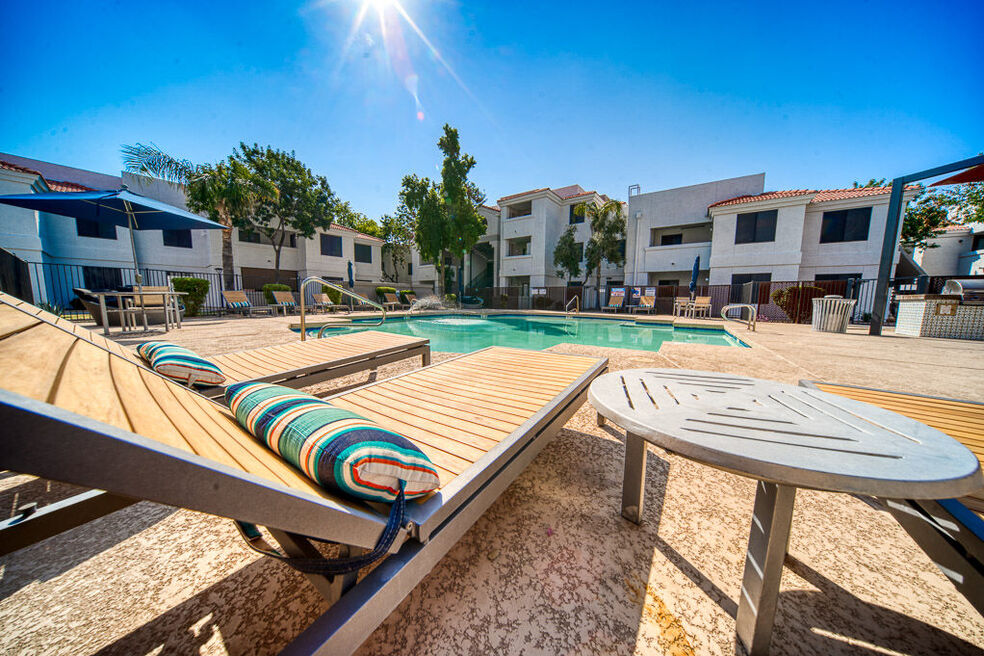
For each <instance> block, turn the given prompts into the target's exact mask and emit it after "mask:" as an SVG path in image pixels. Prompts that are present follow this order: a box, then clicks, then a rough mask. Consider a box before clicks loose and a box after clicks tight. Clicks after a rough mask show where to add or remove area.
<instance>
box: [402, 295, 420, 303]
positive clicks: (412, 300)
mask: <svg viewBox="0 0 984 656" xmlns="http://www.w3.org/2000/svg"><path fill="white" fill-rule="evenodd" d="M403 298H405V299H407V304H408V305H413V304H414V303H416V302H417V295H416V294H415V293H413V292H407V293H405V294H404V295H403Z"/></svg>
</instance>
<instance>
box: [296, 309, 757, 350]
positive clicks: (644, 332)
mask: <svg viewBox="0 0 984 656" xmlns="http://www.w3.org/2000/svg"><path fill="white" fill-rule="evenodd" d="M375 321H376V320H375V319H366V320H358V319H357V320H355V321H354V322H353V324H354V325H353V326H346V327H344V328H333V329H329V330H326V331H325V335H338V334H342V333H350V332H357V331H360V330H379V331H382V332H387V333H397V334H400V335H414V336H417V337H426V338H428V339H430V343H431V349H433V350H435V351H444V352H448V353H471V352H472V351H477V350H479V349H483V348H485V347H487V346H513V347H516V348H525V349H534V350H542V349H545V348H548V347H550V346H554V345H555V344H562V343H565V342H566V343H570V344H584V345H587V346H610V347H615V348H627V349H636V350H639V351H657V350H659V347H660V346H662V344H663V342H688V343H691V344H712V345H717V346H742V347H744V346H746V345H745V344H743V343H742V342H741V341H740V340H738V339H736V338H734V337H732V336H731V335H730V334H728V333H726V332H725V331H723V330H714V329H700V328H674V327H673V326H670V325H658V324H637V323H635V322H634V321H626V320H624V319H580V318H577V319H576V318H570V319H568V318H565V317H543V316H532V315H502V314H500V315H489V316H488V317H479V316H474V315H442V316H428V317H397V318H393V319H387V320H386V321H385V322H384V323H383V324H382V325H380V326H374V325H372V324H373V323H375ZM359 324H368V325H365V326H359ZM308 331H309V333H312V334H317V328H314V329H308Z"/></svg>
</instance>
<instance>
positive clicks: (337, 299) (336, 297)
mask: <svg viewBox="0 0 984 656" xmlns="http://www.w3.org/2000/svg"><path fill="white" fill-rule="evenodd" d="M321 291H322V293H324V294H328V298H330V299H331V302H332V303H334V304H335V305H338V304H339V303H341V302H342V292H340V291H338V290H337V289H335V288H334V287H328V286H327V285H321Z"/></svg>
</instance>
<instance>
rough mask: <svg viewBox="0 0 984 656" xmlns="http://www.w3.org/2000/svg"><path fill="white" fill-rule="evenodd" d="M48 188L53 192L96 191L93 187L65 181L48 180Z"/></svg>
mask: <svg viewBox="0 0 984 656" xmlns="http://www.w3.org/2000/svg"><path fill="white" fill-rule="evenodd" d="M48 188H49V189H51V190H52V191H94V190H93V188H92V187H86V186H85V185H83V184H79V183H77V182H67V181H65V180H48Z"/></svg>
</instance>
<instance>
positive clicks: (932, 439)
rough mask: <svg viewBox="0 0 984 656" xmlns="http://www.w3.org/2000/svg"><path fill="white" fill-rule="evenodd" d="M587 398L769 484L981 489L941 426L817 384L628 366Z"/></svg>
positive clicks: (883, 492)
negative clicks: (815, 386) (810, 386)
mask: <svg viewBox="0 0 984 656" xmlns="http://www.w3.org/2000/svg"><path fill="white" fill-rule="evenodd" d="M588 399H589V401H590V402H591V404H592V405H593V406H594V408H595V410H597V411H598V413H599V414H601V415H602V416H603V417H605V418H606V419H609V420H611V421H612V422H614V423H616V424H617V425H619V426H621V427H622V428H624V429H625V430H627V431H629V432H631V433H634V434H636V435H638V436H639V437H641V438H643V439H645V440H646V441H648V442H651V443H653V444H656V445H658V446H661V447H663V448H665V449H667V450H668V451H672V452H674V453H677V454H679V455H682V456H684V457H687V458H690V459H692V460H696V461H698V462H701V463H704V464H707V465H711V466H714V467H718V468H721V469H726V470H728V471H732V472H735V473H738V474H742V475H746V476H751V477H753V478H758V479H761V480H766V481H771V482H774V483H780V484H785V485H793V486H796V487H807V488H814V489H820V490H829V491H835V492H851V493H857V494H868V495H873V496H882V497H891V498H907V499H943V498H952V497H960V496H964V495H966V494H969V493H971V492H975V491H977V490H979V489H981V488H982V487H984V477H982V474H981V471H980V465H979V463H978V460H977V458H976V457H975V456H974V454H973V453H971V452H970V450H968V449H967V448H966V447H965V446H964V445H962V444H960V443H959V442H957V441H956V440H954V439H953V438H951V437H950V436H948V435H946V434H945V433H942V432H940V431H938V430H936V429H933V428H930V427H929V426H926V425H924V424H921V423H919V422H917V421H915V420H913V419H909V418H908V417H903V416H901V415H898V414H895V413H893V412H889V411H887V410H883V409H881V408H877V407H875V406H872V405H869V404H867V403H861V402H859V401H854V400H852V399H847V398H844V397H841V396H837V395H834V394H828V393H826V392H821V391H819V390H814V389H808V388H803V387H796V386H794V385H787V384H784V383H778V382H774V381H766V380H759V379H755V378H747V377H744V376H737V375H732V374H726V373H716V372H706V371H691V370H686V369H628V370H623V371H615V372H612V373H608V374H605V375H604V376H601V377H599V378H597V379H596V380H595V381H594V382H593V383H592V384H591V389H590V391H589V393H588Z"/></svg>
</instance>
